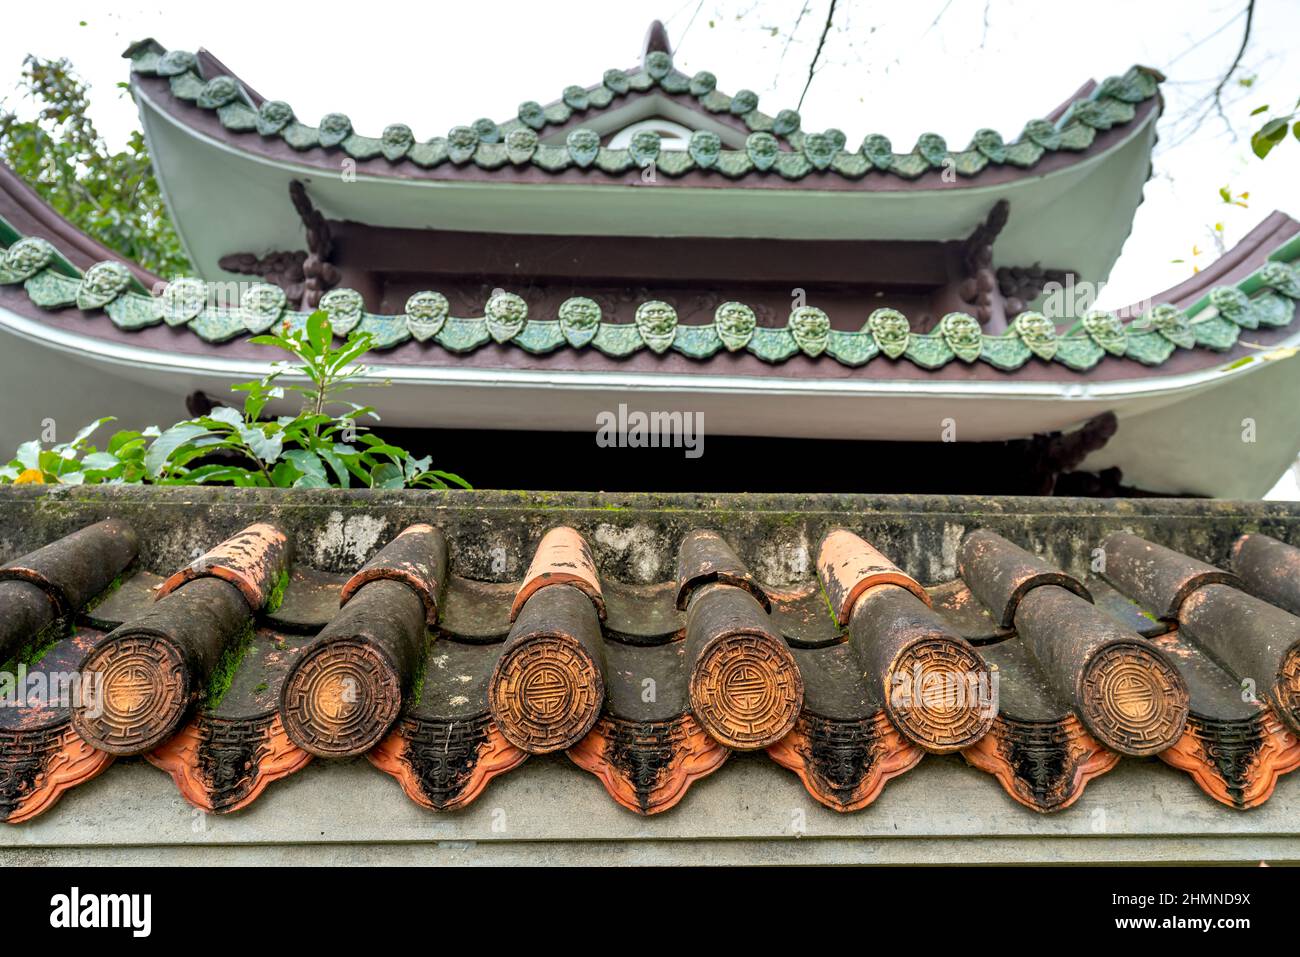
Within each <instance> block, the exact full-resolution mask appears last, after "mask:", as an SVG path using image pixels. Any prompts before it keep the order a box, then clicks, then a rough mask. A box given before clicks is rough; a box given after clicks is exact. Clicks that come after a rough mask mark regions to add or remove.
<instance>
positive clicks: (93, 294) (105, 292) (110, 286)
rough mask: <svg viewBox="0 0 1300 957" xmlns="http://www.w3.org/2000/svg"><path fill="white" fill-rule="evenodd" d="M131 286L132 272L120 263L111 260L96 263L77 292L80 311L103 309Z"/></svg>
mask: <svg viewBox="0 0 1300 957" xmlns="http://www.w3.org/2000/svg"><path fill="white" fill-rule="evenodd" d="M130 284H131V271H130V270H129V269H127V268H126V267H125V266H123V265H122V264H121V263H120V262H115V261H113V260H109V261H106V262H102V263H95V265H93V266H91V267H90V269H88V270H87V271H86V275H85V276H83V277H82V279H81V288H80V289H78V290H77V308H78V309H103V308H104V307H105V306H106V305H108V304H109V303H110V302H112V301H113V300H114V299H116V298H117V297H118V296H120V295H121V294H122V293H124V292H125V291H126V287H127V286H128V285H130Z"/></svg>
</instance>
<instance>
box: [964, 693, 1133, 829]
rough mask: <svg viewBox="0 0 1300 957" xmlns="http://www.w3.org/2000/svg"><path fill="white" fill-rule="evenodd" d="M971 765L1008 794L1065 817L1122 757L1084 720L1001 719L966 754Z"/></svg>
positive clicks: (1003, 716)
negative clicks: (1092, 732)
mask: <svg viewBox="0 0 1300 957" xmlns="http://www.w3.org/2000/svg"><path fill="white" fill-rule="evenodd" d="M961 755H962V757H963V758H965V759H966V763H967V764H969V765H970V766H971V767H974V768H979V770H981V771H985V772H987V773H989V774H991V775H993V776H994V777H995V778H997V779H998V782H999V783H1000V784H1001V785H1002V787H1003V789H1004V790H1005V791H1006V792H1007V794H1009V795H1011V797H1013V798H1014V799H1015V800H1016V801H1018V802H1020V803H1021V804H1023V805H1024V806H1025V807H1027V808H1031V809H1032V810H1035V811H1039V812H1042V813H1044V814H1046V813H1050V812H1052V811H1060V810H1063V809H1065V808H1067V807H1069V806H1070V805H1071V804H1073V803H1074V802H1075V801H1077V800H1079V797H1080V796H1081V795H1082V794H1083V789H1084V787H1086V786H1087V784H1088V782H1089V781H1091V780H1092V779H1093V778H1095V777H1099V776H1100V775H1103V774H1105V773H1106V772H1107V771H1109V770H1110V769H1111V768H1113V767H1115V765H1116V764H1118V763H1119V755H1118V754H1116V753H1115V752H1114V751H1108V750H1106V748H1105V747H1104V746H1103V745H1102V744H1101V743H1100V742H1099V741H1097V739H1096V738H1094V737H1093V736H1092V735H1090V734H1089V733H1088V732H1087V730H1086V729H1085V728H1084V726H1083V724H1082V722H1080V721H1079V719H1078V718H1076V717H1074V716H1073V715H1070V716H1068V717H1066V718H1065V719H1064V720H1061V721H1017V720H1015V719H1012V718H1009V717H1007V716H1006V715H999V716H998V718H997V720H996V721H995V722H993V728H992V730H991V731H990V732H989V733H988V734H987V735H985V736H984V737H983V738H981V739H980V740H979V741H977V742H975V744H973V745H971V746H970V747H969V748H966V749H965V750H964V751H962V753H961Z"/></svg>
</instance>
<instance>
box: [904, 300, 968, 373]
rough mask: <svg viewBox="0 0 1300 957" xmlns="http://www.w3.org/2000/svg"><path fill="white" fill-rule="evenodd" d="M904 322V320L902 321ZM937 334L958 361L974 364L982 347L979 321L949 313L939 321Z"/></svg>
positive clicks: (956, 313) (963, 315) (964, 314)
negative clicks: (941, 337)
mask: <svg viewBox="0 0 1300 957" xmlns="http://www.w3.org/2000/svg"><path fill="white" fill-rule="evenodd" d="M904 321H906V320H904ZM939 333H940V334H941V335H942V336H943V339H944V341H945V342H946V343H948V348H949V349H951V350H952V351H953V355H955V356H956V357H957V358H958V359H961V360H962V361H963V362H974V361H975V360H976V359H978V358H979V357H980V351H981V349H982V348H983V346H984V330H983V329H982V328H981V327H980V324H979V320H978V319H976V318H975V317H974V316H971V315H968V314H966V313H964V312H950V313H948V314H947V315H946V316H944V317H943V318H942V319H940V320H939Z"/></svg>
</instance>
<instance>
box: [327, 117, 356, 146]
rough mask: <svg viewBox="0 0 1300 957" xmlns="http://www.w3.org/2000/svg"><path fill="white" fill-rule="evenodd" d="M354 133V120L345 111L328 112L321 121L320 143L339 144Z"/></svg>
mask: <svg viewBox="0 0 1300 957" xmlns="http://www.w3.org/2000/svg"><path fill="white" fill-rule="evenodd" d="M351 135H352V121H351V120H350V119H348V118H347V116H346V115H345V114H343V113H326V114H325V115H324V116H323V117H321V121H320V145H321V146H338V145H339V144H340V143H342V142H343V141H344V140H346V139H347V138H348V137H349V136H351Z"/></svg>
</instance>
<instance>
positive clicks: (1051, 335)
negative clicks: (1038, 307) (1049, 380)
mask: <svg viewBox="0 0 1300 957" xmlns="http://www.w3.org/2000/svg"><path fill="white" fill-rule="evenodd" d="M1012 327H1013V328H1014V329H1015V330H1016V335H1018V336H1020V341H1021V342H1023V343H1024V344H1025V345H1026V346H1028V347H1029V351H1030V352H1032V353H1033V354H1034V355H1036V356H1038V358H1040V359H1048V360H1050V359H1051V358H1052V356H1054V355H1056V349H1057V346H1058V344H1059V343H1058V341H1057V338H1056V326H1055V325H1054V324H1053V323H1052V320H1050V319H1048V318H1047V317H1046V316H1044V315H1043V314H1042V313H1041V312H1022V313H1021V314H1020V315H1018V316H1016V318H1015V319H1014V320H1013V322H1012Z"/></svg>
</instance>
